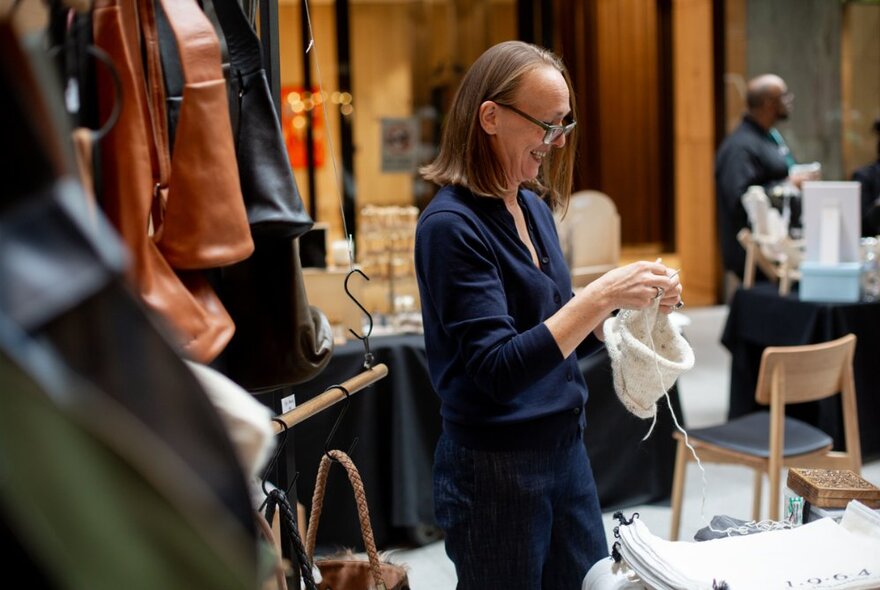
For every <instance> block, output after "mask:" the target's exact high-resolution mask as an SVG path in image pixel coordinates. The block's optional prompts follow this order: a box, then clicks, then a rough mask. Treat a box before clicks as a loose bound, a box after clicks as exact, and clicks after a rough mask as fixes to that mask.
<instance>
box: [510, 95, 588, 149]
mask: <svg viewBox="0 0 880 590" xmlns="http://www.w3.org/2000/svg"><path fill="white" fill-rule="evenodd" d="M495 104H497V105H498V106H502V107H504V108H505V109H510V110H511V111H513V112H514V113H516V114H517V115H519V116H520V117H522V118H523V119H525V120H527V121H531V122H532V123H534V124H535V125H537V126H538V127H540V128H541V129H543V130H544V144H545V145H550V144H551V143H553V142H554V141H556V140H557V139H559V136H560V135H568V134H569V133H571V132H572V130H573V129H574V126H575V125H577V121H572V122H571V123H566V124H565V125H550V124H548V123H545V122H544V121H539V120H538V119H536V118H534V117H532V116H531V115H528V114H526V113H524V112H522V111H521V110H519V109H518V108H516V107H514V106H510V105H509V104H503V103H500V102H497V103H495Z"/></svg>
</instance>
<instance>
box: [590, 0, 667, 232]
mask: <svg viewBox="0 0 880 590" xmlns="http://www.w3.org/2000/svg"><path fill="white" fill-rule="evenodd" d="M595 10H596V12H595V32H596V45H595V51H596V55H597V59H598V61H597V71H596V88H597V91H598V100H597V105H596V107H597V109H598V117H597V118H596V123H597V126H598V129H596V130H595V132H596V133H597V134H598V142H597V144H598V153H597V154H596V157H598V158H599V168H600V178H599V183H598V188H599V189H600V190H602V191H603V192H605V193H607V194H608V195H609V196H610V197H611V198H612V199H614V201H615V202H616V203H617V207H618V210H619V211H620V215H621V226H622V231H621V234H622V238H623V242H624V243H625V244H634V243H635V244H638V243H646V242H647V243H657V242H662V241H663V237H664V236H663V227H662V215H661V212H660V207H662V206H663V204H662V203H661V200H662V197H661V193H662V187H661V175H660V169H659V166H660V151H659V150H660V138H659V137H658V132H659V116H660V113H659V109H660V106H659V105H660V100H659V98H658V87H659V86H658V69H659V67H658V59H659V58H658V14H657V6H656V3H655V2H644V1H643V0H598V1H597V2H596V5H595Z"/></svg>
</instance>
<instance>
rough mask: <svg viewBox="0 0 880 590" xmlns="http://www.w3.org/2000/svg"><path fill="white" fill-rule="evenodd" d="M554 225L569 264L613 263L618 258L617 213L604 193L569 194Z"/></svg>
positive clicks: (618, 226) (610, 264) (577, 265)
mask: <svg viewBox="0 0 880 590" xmlns="http://www.w3.org/2000/svg"><path fill="white" fill-rule="evenodd" d="M556 227H557V230H558V231H559V241H560V243H561V244H562V251H563V253H564V254H565V259H566V261H567V262H568V264H569V268H572V269H574V268H577V267H584V266H596V265H609V266H616V265H617V263H618V262H619V261H620V215H618V213H617V207H616V206H615V204H614V201H612V200H611V197H609V196H608V195H606V194H605V193H602V192H599V191H595V190H587V191H578V192H576V193H574V194H572V195H571V201H570V202H569V205H568V211H566V213H565V216H564V217H562V218H560V217H559V216H557V218H556Z"/></svg>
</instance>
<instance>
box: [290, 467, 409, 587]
mask: <svg viewBox="0 0 880 590" xmlns="http://www.w3.org/2000/svg"><path fill="white" fill-rule="evenodd" d="M328 455H329V456H328ZM328 455H324V456H323V457H322V458H321V465H320V466H319V467H318V477H317V480H316V481H315V492H314V495H313V496H312V515H311V517H310V518H309V529H308V532H307V533H306V554H307V555H308V558H309V560H310V561H311V560H312V559H313V556H314V553H315V540H316V539H317V537H318V521H319V520H320V518H321V509H322V506H323V503H324V490H325V489H326V486H327V473H328V471H329V470H330V465H331V464H332V462H333V460H335V461H337V462H338V463H339V464H340V465H342V466H343V467H344V468H345V471H346V472H347V473H348V479H349V481H350V482H351V485H352V487H353V488H354V498H355V500H356V501H357V506H358V518H359V519H360V523H361V534H362V535H363V538H364V547H365V548H366V550H367V558H368V561H364V560H359V559H355V558H354V557H353V556H352V557H348V556H344V557H341V558H334V557H331V558H324V559H318V560H315V565H316V566H318V570H320V572H321V581H320V582H319V583H318V590H364V589H365V588H371V589H372V588H375V589H379V590H409V579H408V578H407V575H406V568H404V567H403V566H402V565H397V564H393V563H388V562H384V561H380V560H379V554H378V552H377V551H376V542H375V541H374V540H373V527H372V525H371V524H370V512H369V510H368V509H367V498H366V495H365V494H364V484H363V482H362V481H361V476H360V473H358V470H357V467H355V465H354V463H353V462H352V460H351V458H350V457H349V456H348V455H346V454H345V453H344V452H342V451H339V450H333V451H329V452H328Z"/></svg>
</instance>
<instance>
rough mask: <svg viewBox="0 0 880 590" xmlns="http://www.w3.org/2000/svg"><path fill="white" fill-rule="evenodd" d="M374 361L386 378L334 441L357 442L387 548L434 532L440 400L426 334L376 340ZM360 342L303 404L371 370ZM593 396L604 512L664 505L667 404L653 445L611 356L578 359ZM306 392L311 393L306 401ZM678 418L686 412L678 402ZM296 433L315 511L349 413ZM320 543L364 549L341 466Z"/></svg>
mask: <svg viewBox="0 0 880 590" xmlns="http://www.w3.org/2000/svg"><path fill="white" fill-rule="evenodd" d="M370 349H371V352H372V353H373V355H374V356H375V362H377V363H385V364H386V365H388V370H389V373H388V376H387V377H385V378H384V379H382V380H381V381H379V382H377V383H376V384H374V385H372V386H370V387H369V388H367V389H365V390H364V391H362V392H360V393H358V394H356V395H354V396H352V398H351V401H350V404H351V405H350V407H349V410H348V411H347V412H346V415H345V417H344V418H343V420H342V423H341V425H340V427H339V429H338V430H337V432H336V435H335V436H334V440H333V441H332V444H331V447H332V448H340V449H343V450H347V449H348V448H349V447H350V445H351V443H352V440H353V439H354V437H357V438H358V443H357V446H356V447H355V449H354V452H353V454H352V458H353V459H354V462H355V464H356V465H357V466H358V469H359V471H360V473H361V477H362V478H363V480H364V487H365V490H366V495H367V500H368V502H369V506H370V515H371V519H372V523H373V532H374V535H375V537H376V542H377V544H378V545H379V546H380V548H381V547H387V546H389V545H394V544H398V543H406V542H409V541H412V540H413V538H412V537H413V535H412V533H413V531H418V530H419V529H420V527H421V528H424V527H425V525H428V526H432V525H433V524H434V512H433V501H432V498H433V492H432V476H431V467H432V465H433V457H434V446H435V444H436V442H437V439H438V437H439V436H440V430H441V421H440V402H439V400H438V399H437V396H436V395H435V393H434V391H433V388H432V387H431V383H430V379H429V376H428V368H427V362H426V358H425V345H424V340H423V337H422V336H421V335H400V336H384V337H376V338H371V339H370ZM363 362H364V347H363V345H362V344H361V342H360V341H356V340H355V341H350V342H348V343H346V344H345V345H343V346H339V347H337V348H336V350H335V351H334V353H333V358H332V359H331V361H330V364H329V365H328V366H327V368H326V369H325V370H324V372H323V373H321V374H320V375H319V376H318V377H317V378H315V379H313V380H312V381H310V382H308V383H306V384H304V385H302V386H300V387H298V388H297V390H298V391H301V392H303V393H298V394H297V401H298V402H299V403H302V402H303V401H305V400H306V399H309V398H310V397H313V396H314V395H317V394H318V393H320V392H321V391H323V390H324V389H325V388H327V387H329V386H330V385H333V384H335V383H340V382H342V381H344V380H345V379H347V378H349V377H351V376H353V375H355V374H357V373H358V372H360V371H361V370H362V368H363ZM580 367H581V371H582V372H583V373H584V376H585V378H586V381H587V385H588V386H589V388H590V399H589V401H588V403H587V414H586V418H587V429H586V433H585V441H586V444H587V449H588V451H589V454H590V458H591V461H592V465H593V470H594V473H595V476H596V482H597V485H598V491H599V499H600V502H601V504H602V507H603V510H611V509H614V508H619V507H624V506H631V505H635V504H642V503H647V502H652V501H657V500H662V499H665V498H667V497H668V496H669V493H670V489H671V485H672V471H673V467H674V461H675V446H674V441H673V439H672V436H671V433H672V429H673V428H674V426H673V424H672V420H671V418H670V417H669V413H668V409H667V408H666V403H665V400H663V401H662V404H661V410H660V413H659V416H658V422H657V426H656V427H655V428H654V432H653V434H652V435H651V438H650V439H649V440H648V441H646V442H641V439H642V437H643V436H644V435H645V433H646V432H647V431H648V428H649V427H650V421H648V420H641V419H639V418H637V417H635V416H633V415H632V414H630V413H629V412H627V411H626V409H625V408H624V407H623V405H622V404H621V403H620V401H619V400H618V399H617V397H616V395H615V394H614V389H613V385H612V379H611V367H610V364H609V360H608V356H607V354H606V353H605V352H604V350H602V351H601V352H598V353H596V354H595V355H593V356H591V357H589V358H587V359H582V360H581V361H580ZM305 392H308V393H305ZM670 399H671V400H672V402H673V405H674V407H675V411H676V415H677V416H679V420H681V409H680V406H679V402H678V395H677V391H676V390H675V389H673V390H672V392H671V394H670ZM344 403H345V402H342V403H340V404H338V405H337V406H336V407H333V408H330V409H328V410H327V411H325V412H322V413H321V414H318V415H316V416H314V417H312V418H310V419H308V420H306V421H305V422H302V423H301V424H299V425H297V426H296V428H295V433H294V441H295V443H294V444H295V449H296V451H295V453H296V466H297V469H298V470H299V479H298V481H297V491H298V494H299V499H300V501H301V502H302V503H304V504H305V505H306V506H309V505H310V502H311V496H312V491H313V489H314V484H315V475H316V473H317V469H318V463H319V462H320V459H321V454H322V453H323V449H324V441H325V439H326V438H327V435H328V434H329V432H330V430H331V428H332V426H333V423H334V421H335V420H336V417H337V415H338V414H339V410H340V409H341V406H342V405H343V404H344ZM324 507H325V508H324V512H323V514H322V517H321V525H320V527H319V529H318V544H319V545H323V546H336V545H338V546H347V547H361V541H360V532H359V528H358V524H357V523H358V520H357V513H356V511H355V504H354V499H353V497H352V492H351V486H350V485H349V483H348V480H347V479H346V478H345V475H344V472H343V470H342V469H340V468H338V467H334V468H333V469H331V471H330V478H329V480H328V484H327V492H326V496H325V501H324Z"/></svg>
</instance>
